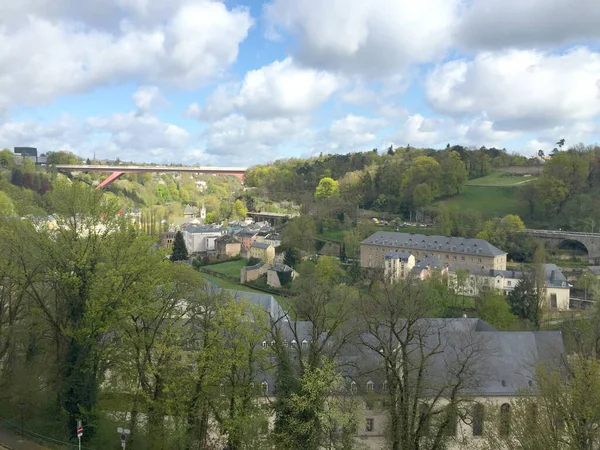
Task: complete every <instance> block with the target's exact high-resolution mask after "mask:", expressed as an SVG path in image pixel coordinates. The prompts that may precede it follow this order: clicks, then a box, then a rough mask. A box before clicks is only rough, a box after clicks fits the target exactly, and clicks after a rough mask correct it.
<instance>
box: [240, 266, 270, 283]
mask: <svg viewBox="0 0 600 450" xmlns="http://www.w3.org/2000/svg"><path fill="white" fill-rule="evenodd" d="M269 267H270V266H269V264H266V263H265V262H264V261H261V262H259V263H257V264H254V265H253V266H246V267H242V270H240V283H242V284H244V283H247V282H248V281H254V280H257V279H258V278H260V277H261V276H262V275H264V274H265V273H267V269H268V268H269Z"/></svg>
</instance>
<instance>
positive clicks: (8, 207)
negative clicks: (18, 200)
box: [0, 191, 16, 217]
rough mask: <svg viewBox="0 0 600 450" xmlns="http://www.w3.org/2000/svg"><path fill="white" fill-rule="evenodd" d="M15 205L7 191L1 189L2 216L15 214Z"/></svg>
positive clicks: (0, 215)
mask: <svg viewBox="0 0 600 450" xmlns="http://www.w3.org/2000/svg"><path fill="white" fill-rule="evenodd" d="M15 214H16V212H15V205H14V204H13V202H12V200H11V199H10V197H9V196H8V195H6V193H5V192H2V191H0V217H7V216H14V215H15Z"/></svg>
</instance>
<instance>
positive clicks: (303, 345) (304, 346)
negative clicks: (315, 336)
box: [302, 339, 308, 349]
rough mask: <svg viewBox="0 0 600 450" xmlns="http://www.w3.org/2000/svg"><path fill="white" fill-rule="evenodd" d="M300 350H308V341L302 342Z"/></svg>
mask: <svg viewBox="0 0 600 450" xmlns="http://www.w3.org/2000/svg"><path fill="white" fill-rule="evenodd" d="M302 348H303V349H307V348H308V341H307V340H306V339H304V340H303V341H302Z"/></svg>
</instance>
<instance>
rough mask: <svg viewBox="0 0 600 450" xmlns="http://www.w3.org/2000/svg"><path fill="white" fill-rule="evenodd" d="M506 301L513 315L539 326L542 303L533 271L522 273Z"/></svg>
mask: <svg viewBox="0 0 600 450" xmlns="http://www.w3.org/2000/svg"><path fill="white" fill-rule="evenodd" d="M508 303H510V309H511V311H512V313H513V314H514V315H515V316H517V317H519V318H520V319H522V320H526V321H528V322H530V323H531V324H533V325H534V326H535V327H536V328H539V326H540V322H541V320H542V305H541V304H540V301H539V296H538V292H537V283H536V279H535V274H534V273H533V272H529V273H524V274H523V276H522V277H521V278H520V279H519V281H518V282H517V285H516V286H515V288H514V289H513V290H512V291H511V292H510V293H509V294H508Z"/></svg>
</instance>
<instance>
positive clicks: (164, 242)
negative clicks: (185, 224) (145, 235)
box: [159, 230, 177, 248]
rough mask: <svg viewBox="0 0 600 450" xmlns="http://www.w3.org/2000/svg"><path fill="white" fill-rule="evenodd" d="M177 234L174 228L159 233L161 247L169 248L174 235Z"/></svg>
mask: <svg viewBox="0 0 600 450" xmlns="http://www.w3.org/2000/svg"><path fill="white" fill-rule="evenodd" d="M176 234H177V232H176V231H174V230H169V231H165V232H163V233H160V234H159V238H160V245H161V247H166V248H170V247H171V246H172V245H173V242H174V241H175V235H176Z"/></svg>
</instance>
